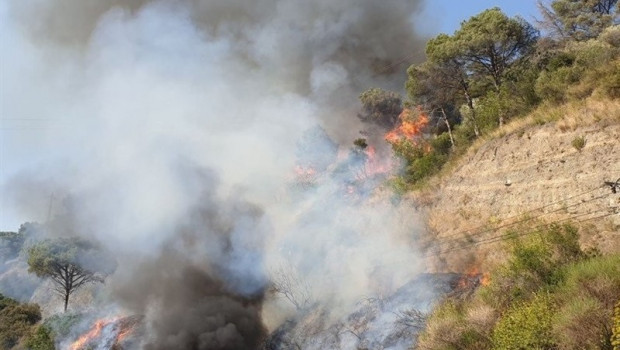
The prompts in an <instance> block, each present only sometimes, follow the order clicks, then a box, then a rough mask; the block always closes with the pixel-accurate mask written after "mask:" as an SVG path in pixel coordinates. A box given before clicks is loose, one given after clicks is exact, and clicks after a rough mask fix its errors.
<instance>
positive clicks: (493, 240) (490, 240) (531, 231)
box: [423, 212, 616, 257]
mask: <svg viewBox="0 0 620 350" xmlns="http://www.w3.org/2000/svg"><path fill="white" fill-rule="evenodd" d="M586 215H592V213H584V214H580V215H574V216H571V217H568V218H564V219H560V220H556V221H553V222H549V223H545V224H542V225H538V226H534V227H532V228H530V229H528V230H527V231H526V232H524V233H520V234H515V233H512V232H510V233H505V234H502V235H499V236H495V237H490V238H487V239H483V240H480V241H476V242H472V243H469V244H465V245H462V246H458V247H454V248H450V249H448V250H443V251H439V252H435V253H427V254H425V255H424V256H423V257H431V256H434V255H439V254H445V253H449V252H453V251H457V250H462V249H467V248H471V247H476V246H480V245H485V244H490V243H496V242H500V241H503V240H507V239H512V238H516V237H522V236H527V235H530V234H534V233H536V229H538V228H542V227H548V226H551V225H554V224H557V223H560V222H564V221H568V220H574V219H576V218H579V217H582V216H586ZM612 215H616V213H609V212H607V213H606V214H604V215H599V216H596V217H592V218H588V219H585V220H578V221H577V222H579V223H582V222H586V221H590V220H595V219H602V218H605V217H608V216H612Z"/></svg>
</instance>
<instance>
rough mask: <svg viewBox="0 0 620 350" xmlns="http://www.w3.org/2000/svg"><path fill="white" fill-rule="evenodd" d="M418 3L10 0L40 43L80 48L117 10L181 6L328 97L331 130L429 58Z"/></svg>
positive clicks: (241, 53)
mask: <svg viewBox="0 0 620 350" xmlns="http://www.w3.org/2000/svg"><path fill="white" fill-rule="evenodd" d="M33 3H36V6H33ZM421 4H422V1H420V0H385V1H376V0H338V1H333V0H312V1H304V0H254V1H245V0H160V1H157V0H104V1H102V0H47V1H43V2H41V1H33V0H19V1H15V0H13V1H11V6H12V8H13V12H14V13H15V14H16V15H17V16H18V17H17V18H19V21H20V23H21V24H22V25H23V26H24V27H25V29H26V30H27V31H28V32H29V33H30V35H31V36H33V37H34V38H35V40H36V41H37V42H40V43H41V44H42V45H56V44H62V45H64V46H65V47H67V46H69V47H74V48H78V49H81V50H83V49H84V47H88V46H89V45H92V42H91V40H92V38H93V37H95V36H96V35H97V30H98V28H100V26H101V24H102V22H103V23H105V21H106V20H109V18H110V13H117V14H119V13H122V14H123V15H122V16H123V17H124V18H131V17H132V16H135V15H137V14H139V13H140V11H141V10H142V9H144V8H153V7H160V8H162V7H163V8H165V10H164V11H169V12H171V13H174V12H178V11H182V12H184V13H186V17H187V20H189V21H191V22H192V25H194V26H196V27H197V28H199V30H200V31H201V33H202V34H201V35H202V36H203V37H204V38H205V39H206V40H208V41H218V40H224V41H226V43H227V44H228V45H230V49H231V50H232V51H233V54H234V55H235V56H236V57H237V58H239V59H243V60H245V65H246V68H247V69H261V70H264V71H265V72H266V73H267V74H269V75H270V80H275V81H276V82H277V83H276V84H277V85H278V88H279V89H280V90H281V91H286V92H296V93H300V94H303V95H310V96H312V97H313V99H315V100H316V101H317V102H319V103H321V104H323V105H325V106H330V108H329V109H330V110H331V113H329V114H326V115H319V117H322V119H323V123H324V124H326V125H327V126H328V132H329V133H330V134H332V136H337V137H339V136H340V135H342V134H343V133H344V134H345V135H347V134H348V135H349V138H350V137H351V128H350V127H348V128H347V127H345V126H351V125H352V124H356V122H355V121H352V120H343V118H342V117H335V116H334V114H338V113H347V114H348V113H353V112H354V111H355V108H357V106H356V105H355V106H354V105H353V104H354V103H355V102H357V101H356V100H357V96H358V94H359V93H360V92H361V91H363V90H365V89H368V88H369V87H383V88H389V89H393V90H397V91H400V90H402V87H403V83H404V79H405V77H406V75H405V74H404V70H405V68H406V67H407V66H408V65H409V64H411V63H412V62H415V61H419V60H421V59H423V50H421V48H422V47H423V45H424V38H420V37H418V36H417V35H416V34H415V32H414V29H413V21H414V15H415V14H416V13H417V12H419V11H420V10H421ZM153 25H161V26H165V25H166V24H165V23H164V22H160V23H154V24H153ZM171 29H173V30H174V28H171ZM343 130H348V132H343ZM357 130H358V129H356V128H354V129H353V132H357ZM339 140H342V138H340V137H339Z"/></svg>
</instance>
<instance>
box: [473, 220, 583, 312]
mask: <svg viewBox="0 0 620 350" xmlns="http://www.w3.org/2000/svg"><path fill="white" fill-rule="evenodd" d="M514 234H515V235H518V234H519V233H518V232H514ZM585 257H586V254H585V253H584V252H583V251H582V250H581V249H580V247H579V235H578V233H577V229H576V228H575V227H574V226H571V225H563V226H560V225H551V226H549V227H546V228H542V229H540V230H537V231H534V232H528V235H527V236H526V238H525V239H515V240H514V241H513V242H512V243H511V245H510V258H509V259H508V262H507V263H506V264H505V265H504V266H502V267H500V268H499V269H498V270H497V271H496V273H495V275H494V276H493V281H494V282H493V283H492V284H491V285H490V286H489V288H488V289H487V291H485V295H484V297H485V299H486V300H487V302H489V303H490V304H491V305H493V306H495V307H499V308H505V307H506V306H507V305H510V304H511V303H513V302H515V301H522V300H523V301H524V300H527V299H528V298H530V297H531V296H532V295H533V294H534V293H535V292H536V291H538V290H541V289H542V290H548V289H550V288H554V287H556V286H557V285H559V284H560V283H561V282H562V281H563V280H564V277H565V276H564V272H565V271H564V269H563V268H562V267H563V266H565V265H566V264H568V263H571V262H575V261H579V260H581V259H584V258H585Z"/></svg>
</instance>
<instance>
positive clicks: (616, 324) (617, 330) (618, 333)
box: [611, 299, 620, 350]
mask: <svg viewBox="0 0 620 350" xmlns="http://www.w3.org/2000/svg"><path fill="white" fill-rule="evenodd" d="M612 324H613V326H612V327H613V328H612V336H611V346H613V348H614V350H615V349H620V299H618V302H617V303H616V306H615V307H614V316H613V319H612Z"/></svg>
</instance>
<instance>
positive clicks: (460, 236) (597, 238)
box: [425, 104, 620, 271]
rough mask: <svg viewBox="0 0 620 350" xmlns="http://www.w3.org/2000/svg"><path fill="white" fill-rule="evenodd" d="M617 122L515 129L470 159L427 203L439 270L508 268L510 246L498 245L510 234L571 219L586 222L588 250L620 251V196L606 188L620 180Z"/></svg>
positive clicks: (598, 120)
mask: <svg viewBox="0 0 620 350" xmlns="http://www.w3.org/2000/svg"><path fill="white" fill-rule="evenodd" d="M615 106H617V105H616V104H615ZM606 110H607V109H605V110H603V111H595V112H598V113H605V111H606ZM614 111H616V112H617V110H614ZM576 113H582V111H577V112H576ZM607 113H609V112H607ZM615 118H616V117H615V116H614V118H611V119H609V118H608V119H605V118H600V117H597V116H595V117H594V118H590V121H591V123H586V122H583V123H582V124H585V126H580V125H579V123H578V120H577V122H576V123H575V120H574V119H568V120H567V119H563V120H560V121H558V122H553V123H547V124H545V125H536V126H530V127H522V128H513V131H511V132H509V133H506V135H504V136H498V137H497V138H495V139H493V140H490V141H488V142H486V143H484V144H482V145H481V146H480V147H479V148H478V149H477V150H476V151H472V152H470V154H468V155H467V156H465V157H464V158H463V159H462V160H461V161H460V164H459V165H458V166H457V168H456V169H454V171H453V172H452V173H451V174H450V175H448V176H445V177H444V178H442V179H441V180H440V181H439V185H438V186H437V188H434V189H432V190H430V191H428V192H427V194H426V196H425V197H426V198H425V202H426V206H425V208H426V210H427V215H428V228H429V231H430V234H429V236H430V237H428V238H429V240H428V242H427V244H428V246H430V247H434V248H431V251H430V253H429V259H430V260H431V262H432V265H433V266H434V267H435V269H438V270H446V269H447V270H451V271H462V270H467V269H468V268H470V266H472V265H479V264H480V263H483V262H485V261H490V260H498V259H499V260H501V259H502V255H503V254H502V253H501V252H500V250H499V249H498V248H499V244H503V243H502V242H501V241H500V242H493V241H494V237H499V236H500V235H502V234H503V233H505V232H506V229H517V230H521V231H524V229H523V227H525V228H527V227H536V226H537V225H540V224H541V222H565V221H564V220H568V219H571V218H572V220H573V221H582V222H581V223H580V224H579V226H580V227H581V231H580V232H581V235H582V245H583V246H584V247H585V248H593V247H596V248H598V249H599V250H601V251H602V252H618V251H620V214H619V212H620V193H618V194H613V193H612V191H611V189H610V187H609V186H605V185H604V181H612V180H613V181H615V180H616V179H618V178H620V122H617V120H616V119H615ZM601 119H603V120H601ZM571 121H572V122H571ZM580 137H583V138H584V139H585V141H586V142H585V146H584V147H583V148H582V149H581V150H578V149H577V148H576V147H575V146H574V145H573V141H574V140H575V139H577V138H580ZM429 193H430V194H429ZM605 215H606V216H605ZM602 216H605V217H602ZM517 222H520V223H519V224H517ZM496 228H499V229H497V230H496ZM437 242H440V243H439V245H438V243H437ZM476 242H480V243H476ZM483 242H484V244H482V243H483Z"/></svg>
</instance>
